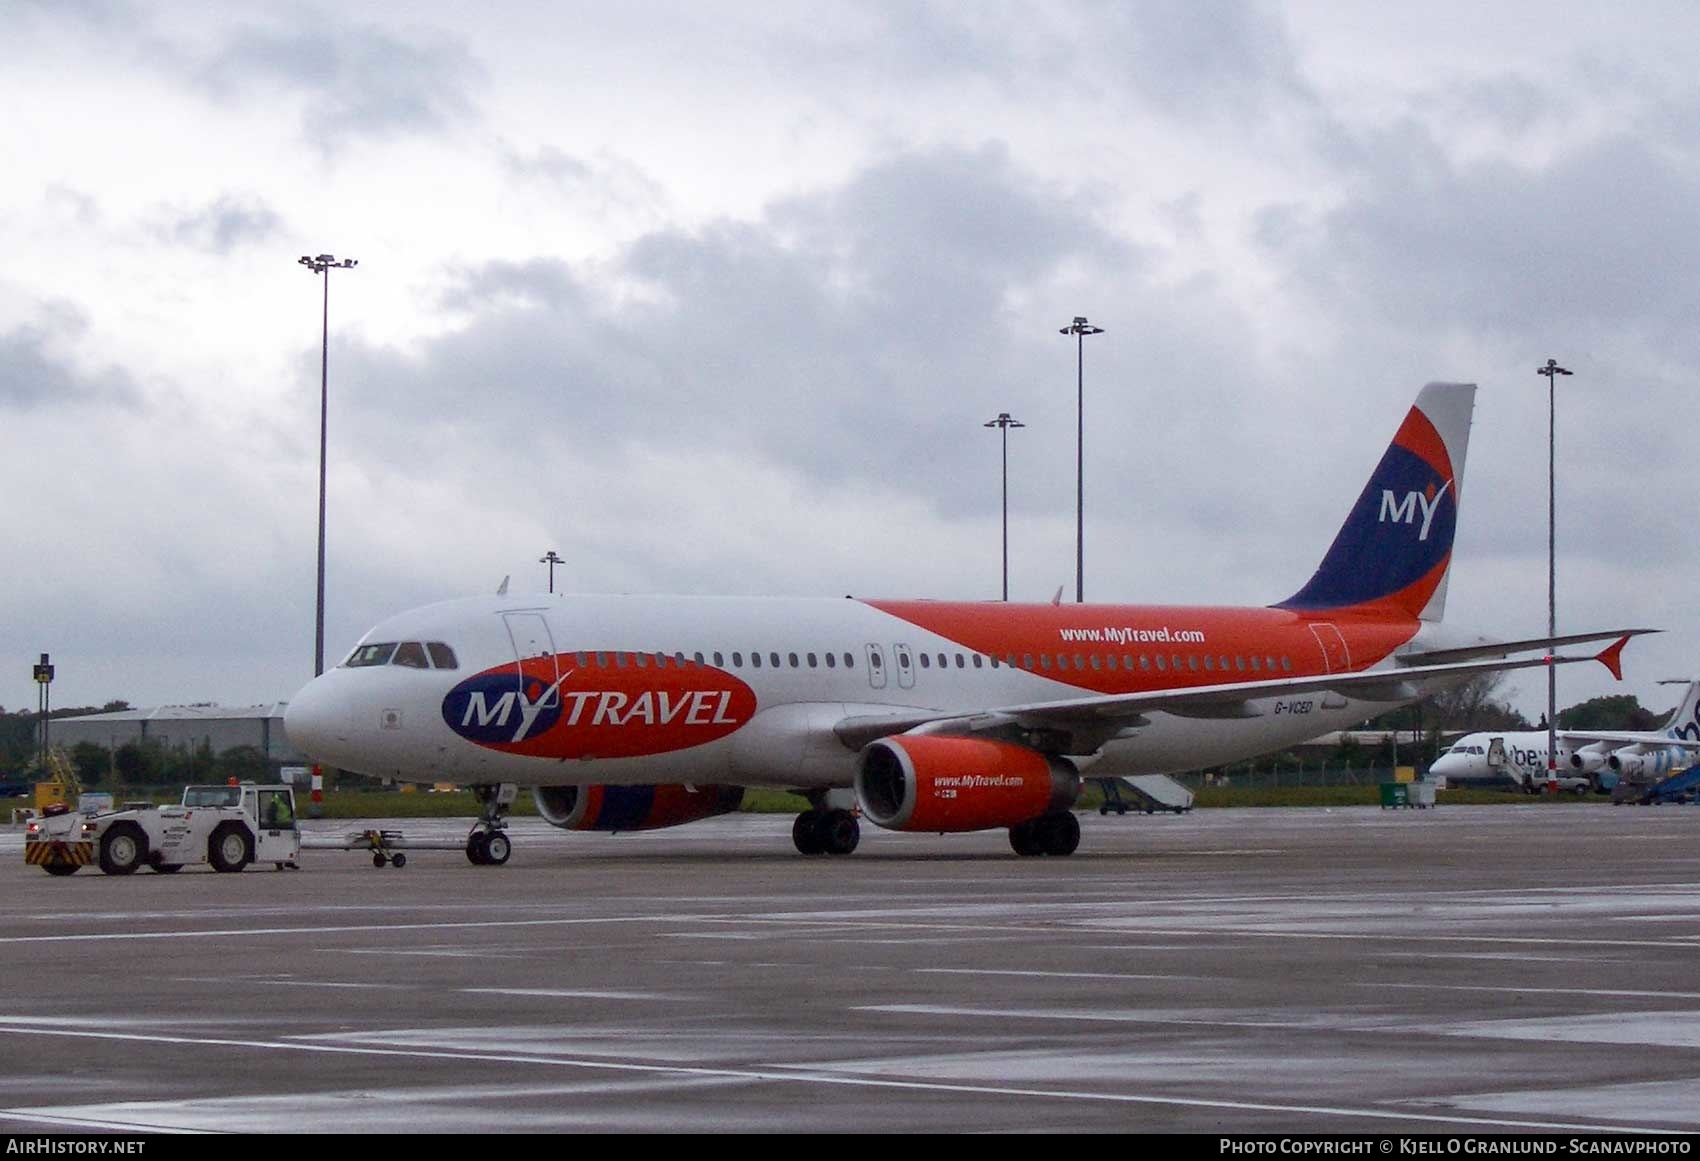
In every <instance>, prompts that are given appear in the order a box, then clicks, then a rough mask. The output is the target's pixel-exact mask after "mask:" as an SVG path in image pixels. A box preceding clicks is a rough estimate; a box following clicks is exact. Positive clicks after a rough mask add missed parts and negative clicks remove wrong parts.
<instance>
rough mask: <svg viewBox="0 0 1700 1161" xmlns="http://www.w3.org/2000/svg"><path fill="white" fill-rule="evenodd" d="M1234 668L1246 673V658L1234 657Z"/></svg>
mask: <svg viewBox="0 0 1700 1161" xmlns="http://www.w3.org/2000/svg"><path fill="white" fill-rule="evenodd" d="M1234 668H1235V669H1237V670H1239V671H1240V672H1241V673H1244V672H1245V658H1244V657H1236V658H1234Z"/></svg>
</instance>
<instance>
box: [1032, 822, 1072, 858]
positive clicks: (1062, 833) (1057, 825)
mask: <svg viewBox="0 0 1700 1161" xmlns="http://www.w3.org/2000/svg"><path fill="white" fill-rule="evenodd" d="M1033 830H1034V837H1035V838H1036V839H1037V840H1038V844H1039V847H1040V849H1041V850H1043V851H1044V853H1045V854H1047V855H1058V856H1061V855H1072V854H1073V853H1074V852H1075V851H1076V850H1077V849H1078V848H1079V846H1080V820H1079V819H1077V818H1075V817H1074V813H1073V812H1072V811H1058V812H1056V813H1055V814H1047V815H1045V816H1044V817H1043V818H1041V819H1039V820H1038V821H1037V822H1035V823H1034V824H1033Z"/></svg>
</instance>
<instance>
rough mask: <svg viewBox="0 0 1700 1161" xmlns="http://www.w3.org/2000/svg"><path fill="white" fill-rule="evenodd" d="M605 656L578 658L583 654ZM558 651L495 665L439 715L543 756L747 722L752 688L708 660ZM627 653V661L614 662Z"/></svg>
mask: <svg viewBox="0 0 1700 1161" xmlns="http://www.w3.org/2000/svg"><path fill="white" fill-rule="evenodd" d="M581 656H583V657H588V658H600V659H601V660H602V661H603V664H600V665H598V664H590V665H579V664H578V658H579V657H581ZM636 659H637V655H635V654H630V653H627V654H617V653H609V652H603V653H599V654H598V653H585V654H576V653H562V654H560V655H558V656H556V657H553V658H550V657H533V658H529V659H527V660H526V661H524V662H522V663H521V664H519V665H517V666H516V665H514V664H508V665H499V666H495V667H493V668H491V669H486V670H485V671H484V672H482V673H480V674H477V675H476V676H474V677H469V678H467V679H466V680H465V681H463V682H461V683H460V684H459V685H457V686H455V687H454V688H453V689H452V690H450V691H449V693H448V695H447V696H446V697H444V698H443V721H444V722H445V723H446V724H447V725H448V727H449V728H450V729H451V730H453V731H454V732H455V733H457V734H459V735H460V736H461V737H463V738H465V739H467V740H468V741H470V742H475V743H477V744H478V745H480V746H485V747H488V748H489V749H492V750H501V751H504V752H506V753H511V754H525V755H529V756H534V757H539V758H636V757H642V756H645V755H649V754H665V753H667V752H669V751H672V750H682V749H686V748H687V747H690V746H700V745H702V744H703V743H704V742H712V741H714V740H715V739H717V738H723V737H725V736H726V735H727V734H730V733H731V732H732V731H734V730H736V729H737V728H738V727H739V726H741V725H743V724H744V723H745V722H747V721H749V719H750V718H751V716H753V715H754V713H755V711H756V696H755V693H754V691H752V690H751V689H750V687H749V686H748V685H746V684H744V682H743V681H741V680H739V679H738V678H736V677H734V676H733V675H732V674H730V673H727V672H725V671H724V670H721V669H715V668H713V667H710V666H704V665H694V664H686V665H684V666H682V667H681V666H678V665H677V664H668V665H666V666H659V665H655V664H653V657H646V658H645V661H646V662H650V664H647V665H645V666H644V667H641V668H640V667H639V666H638V665H637V664H636ZM620 660H624V661H625V662H626V664H624V665H620V664H618V662H619V661H620Z"/></svg>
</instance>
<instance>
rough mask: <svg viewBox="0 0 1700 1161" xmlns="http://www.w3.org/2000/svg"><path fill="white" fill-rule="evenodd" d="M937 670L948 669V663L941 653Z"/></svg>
mask: <svg viewBox="0 0 1700 1161" xmlns="http://www.w3.org/2000/svg"><path fill="white" fill-rule="evenodd" d="M939 668H940V669H949V668H950V662H949V661H948V660H947V659H946V658H945V655H944V654H943V653H940V654H939Z"/></svg>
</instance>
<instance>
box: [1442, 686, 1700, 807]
mask: <svg viewBox="0 0 1700 1161" xmlns="http://www.w3.org/2000/svg"><path fill="white" fill-rule="evenodd" d="M1555 740H1556V741H1557V743H1558V744H1557V750H1558V755H1557V757H1558V761H1557V763H1556V766H1557V769H1558V775H1559V777H1558V783H1559V787H1560V788H1561V789H1565V790H1575V791H1576V792H1578V793H1586V792H1587V791H1588V790H1589V789H1597V788H1598V787H1599V785H1600V773H1601V771H1603V770H1610V771H1611V772H1612V773H1613V774H1616V775H1618V776H1619V777H1622V778H1640V777H1643V776H1649V777H1653V778H1662V777H1663V776H1664V775H1666V774H1670V773H1673V772H1674V771H1677V770H1681V769H1683V768H1684V767H1687V766H1692V765H1693V764H1694V762H1695V760H1696V759H1697V758H1700V679H1697V680H1695V681H1693V682H1691V683H1690V684H1689V686H1688V692H1687V693H1686V694H1685V695H1684V696H1683V699H1682V701H1681V702H1680V703H1679V704H1678V705H1677V707H1676V709H1675V710H1674V711H1672V713H1671V716H1670V720H1669V721H1667V722H1666V723H1665V724H1664V726H1663V727H1661V728H1660V729H1657V730H1558V731H1556V738H1555ZM1429 774H1430V775H1433V776H1438V777H1442V778H1445V779H1446V781H1447V782H1448V783H1451V784H1456V785H1470V784H1485V785H1494V784H1498V785H1501V786H1505V785H1510V786H1514V787H1516V788H1518V789H1522V790H1526V791H1528V792H1529V793H1530V794H1534V793H1536V792H1538V791H1539V790H1540V789H1541V787H1542V786H1544V785H1545V784H1546V782H1547V732H1546V731H1545V730H1518V731H1516V732H1513V733H1507V732H1506V731H1504V730H1484V731H1481V732H1478V733H1474V734H1466V735H1465V736H1464V737H1462V738H1459V739H1458V740H1457V741H1456V742H1454V743H1453V744H1452V746H1451V748H1450V749H1448V750H1447V751H1446V753H1444V754H1442V755H1441V756H1440V757H1439V758H1437V759H1435V763H1434V765H1432V766H1430V767H1429Z"/></svg>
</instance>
